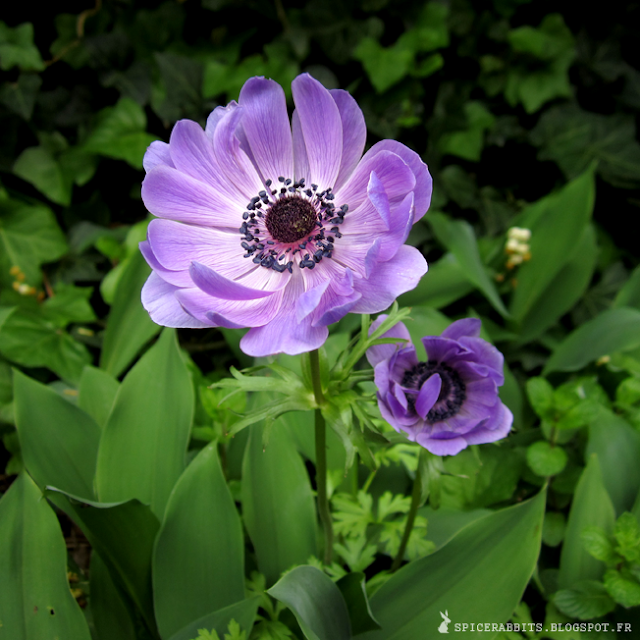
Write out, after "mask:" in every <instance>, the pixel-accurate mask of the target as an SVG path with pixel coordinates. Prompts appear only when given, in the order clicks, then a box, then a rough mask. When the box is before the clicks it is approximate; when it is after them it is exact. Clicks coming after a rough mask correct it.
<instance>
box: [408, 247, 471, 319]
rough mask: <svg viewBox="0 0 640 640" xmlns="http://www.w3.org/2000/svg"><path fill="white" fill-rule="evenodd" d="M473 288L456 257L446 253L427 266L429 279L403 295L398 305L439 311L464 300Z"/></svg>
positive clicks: (421, 281)
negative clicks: (424, 307)
mask: <svg viewBox="0 0 640 640" xmlns="http://www.w3.org/2000/svg"><path fill="white" fill-rule="evenodd" d="M473 288H474V287H473V284H472V283H471V282H469V279H468V278H467V277H466V275H465V273H464V271H463V270H462V267H461V266H460V264H459V263H458V260H457V259H456V257H455V256H454V255H453V254H452V253H446V254H445V255H444V256H442V258H440V260H437V261H436V262H431V263H430V264H429V277H428V278H422V279H421V280H420V282H419V283H418V286H417V287H416V288H415V289H413V290H412V291H408V292H407V293H403V294H402V295H401V296H400V297H399V298H398V303H399V304H400V306H402V307H410V306H413V305H424V306H426V307H433V308H435V309H440V308H442V307H446V306H447V305H449V304H451V303H452V302H455V301H456V300H459V299H460V298H464V296H466V295H467V294H468V293H470V292H471V291H473Z"/></svg>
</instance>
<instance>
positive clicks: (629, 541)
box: [613, 511, 640, 564]
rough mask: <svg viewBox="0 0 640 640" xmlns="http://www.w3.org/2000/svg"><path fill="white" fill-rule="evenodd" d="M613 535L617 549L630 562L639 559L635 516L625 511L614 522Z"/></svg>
mask: <svg viewBox="0 0 640 640" xmlns="http://www.w3.org/2000/svg"><path fill="white" fill-rule="evenodd" d="M613 536H614V538H615V539H616V542H617V543H618V547H617V549H616V550H617V551H618V553H619V554H620V555H621V556H623V557H624V558H625V560H627V561H628V562H630V563H635V564H638V563H639V561H640V525H639V524H638V521H637V520H636V518H635V516H634V515H633V514H632V513H630V512H628V511H626V512H625V513H623V514H622V515H621V516H620V517H619V518H618V521H617V522H616V526H615V528H614V530H613Z"/></svg>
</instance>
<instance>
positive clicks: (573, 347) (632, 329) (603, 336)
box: [542, 307, 640, 375]
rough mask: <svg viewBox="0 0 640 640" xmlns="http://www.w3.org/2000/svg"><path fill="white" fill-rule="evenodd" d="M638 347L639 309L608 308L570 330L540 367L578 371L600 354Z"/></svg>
mask: <svg viewBox="0 0 640 640" xmlns="http://www.w3.org/2000/svg"><path fill="white" fill-rule="evenodd" d="M638 346H640V311H638V310H637V309H630V308H627V307H620V308H618V309H608V310H607V311H603V312H602V313H601V314H600V315H599V316H596V317H595V318H594V319H593V320H589V321H588V322H585V323H584V324H583V325H581V326H580V327H578V328H577V329H575V330H574V331H572V332H571V333H570V334H569V335H568V336H567V337H566V338H565V339H564V340H563V341H562V342H561V343H560V344H559V345H558V346H557V347H556V349H555V350H554V352H553V353H552V354H551V357H550V358H549V360H548V361H547V364H546V365H545V368H544V370H543V372H542V373H543V375H547V374H548V373H550V372H552V371H578V370H579V369H582V368H584V367H586V366H587V365H588V364H589V363H590V362H593V361H594V360H597V359H598V358H600V357H601V356H604V355H612V354H614V353H617V352H619V351H628V350H630V349H634V348H636V347H638Z"/></svg>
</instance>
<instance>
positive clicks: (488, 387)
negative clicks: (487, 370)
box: [465, 378, 498, 407]
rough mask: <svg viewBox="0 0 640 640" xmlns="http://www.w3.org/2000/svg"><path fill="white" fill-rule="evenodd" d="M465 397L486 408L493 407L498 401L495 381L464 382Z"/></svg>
mask: <svg viewBox="0 0 640 640" xmlns="http://www.w3.org/2000/svg"><path fill="white" fill-rule="evenodd" d="M465 386H466V393H467V397H468V398H470V399H473V401H474V402H477V403H479V404H482V405H486V406H488V407H493V406H494V405H495V403H496V400H497V399H498V387H497V385H496V382H495V380H492V379H491V378H483V379H482V380H474V381H473V382H466V383H465Z"/></svg>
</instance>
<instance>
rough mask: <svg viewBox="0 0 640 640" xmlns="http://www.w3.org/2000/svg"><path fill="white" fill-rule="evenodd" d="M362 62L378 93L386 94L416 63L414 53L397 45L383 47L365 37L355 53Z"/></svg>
mask: <svg viewBox="0 0 640 640" xmlns="http://www.w3.org/2000/svg"><path fill="white" fill-rule="evenodd" d="M353 57H354V58H356V60H360V62H362V66H363V67H364V69H365V71H366V72H367V76H368V78H369V80H370V81H371V84H372V85H373V87H374V88H375V90H376V92H377V93H384V92H385V91H386V90H387V89H389V88H390V87H392V86H393V85H394V84H396V83H397V82H400V80H402V78H404V77H405V76H406V75H407V74H408V73H409V69H410V68H411V65H412V64H413V61H414V53H413V51H411V50H409V49H405V48H404V47H402V46H398V44H397V43H396V45H394V46H392V47H387V48H385V47H382V46H380V44H379V43H378V41H377V40H374V39H373V38H370V37H364V38H362V40H360V43H359V44H358V46H357V48H356V49H355V50H354V52H353Z"/></svg>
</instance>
